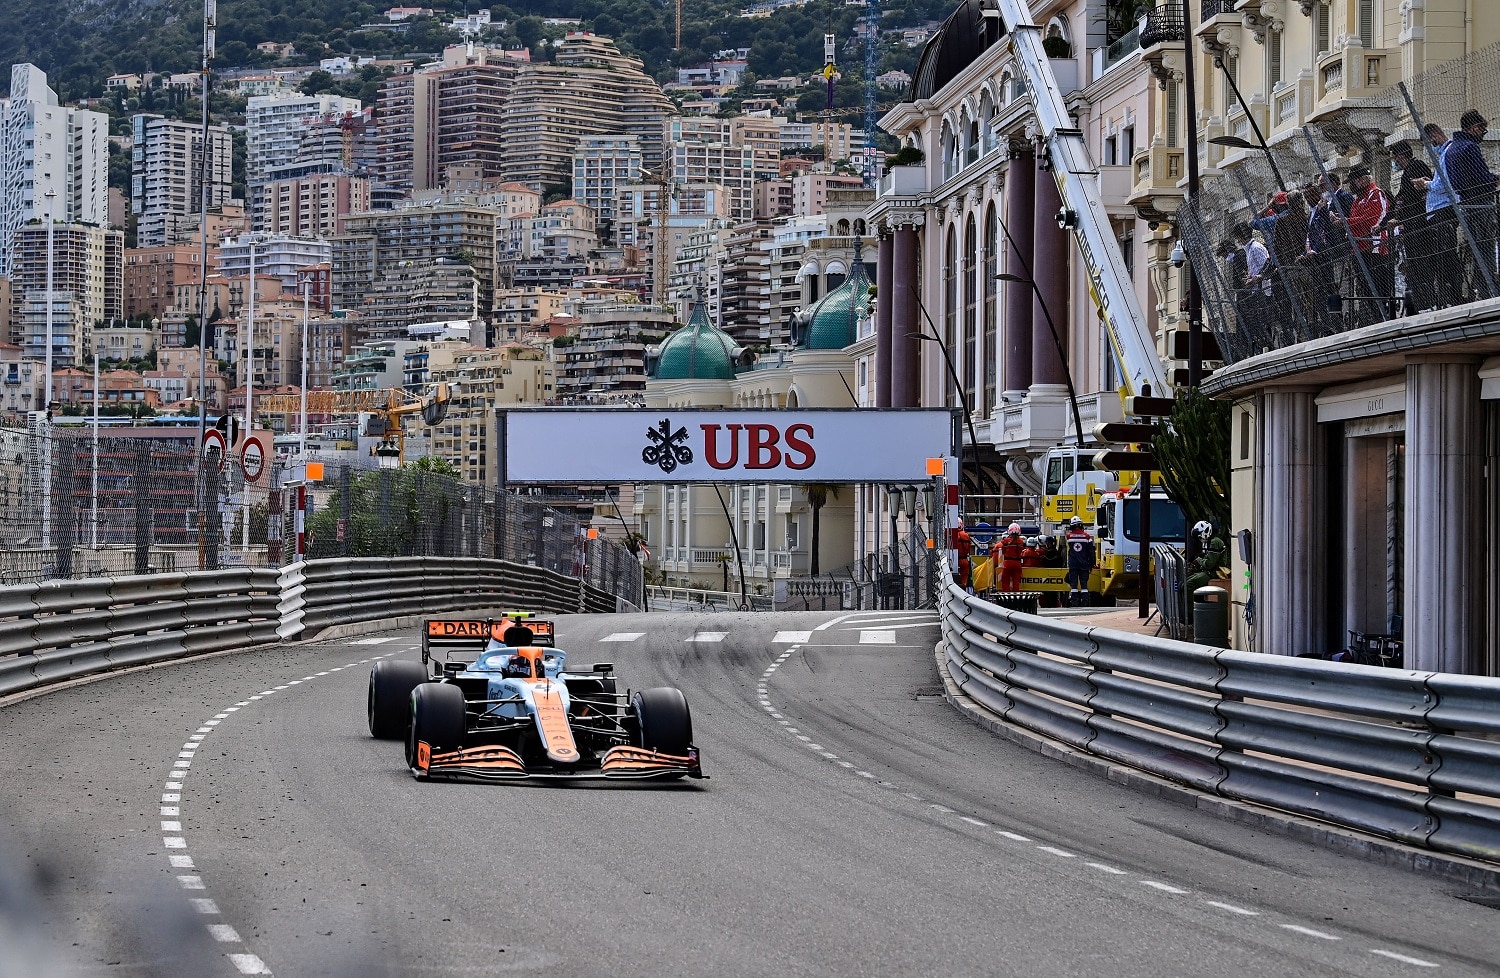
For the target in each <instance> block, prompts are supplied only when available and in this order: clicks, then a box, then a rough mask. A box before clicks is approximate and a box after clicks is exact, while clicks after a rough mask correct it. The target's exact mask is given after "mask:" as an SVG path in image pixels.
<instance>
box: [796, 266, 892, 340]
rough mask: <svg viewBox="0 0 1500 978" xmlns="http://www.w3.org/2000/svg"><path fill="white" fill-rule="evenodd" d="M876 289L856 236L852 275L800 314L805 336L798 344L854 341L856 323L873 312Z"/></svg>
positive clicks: (802, 331)
mask: <svg viewBox="0 0 1500 978" xmlns="http://www.w3.org/2000/svg"><path fill="white" fill-rule="evenodd" d="M873 291H874V287H873V286H872V285H871V283H870V276H869V274H868V273H867V272H866V271H865V263H864V260H863V259H862V258H861V257H860V246H859V242H858V240H856V241H855V243H854V267H853V268H851V269H850V270H849V277H848V278H847V279H845V280H844V283H843V284H842V285H840V286H839V287H838V288H836V289H834V290H833V291H832V292H830V293H828V294H827V295H825V296H824V297H823V298H821V299H819V300H818V301H817V302H814V303H813V304H812V305H810V306H808V307H807V310H806V311H804V312H803V313H802V314H801V315H800V319H801V322H802V324H803V325H802V329H801V336H802V338H801V341H800V342H799V343H798V344H797V345H798V346H799V347H801V348H803V349H806V350H842V349H843V348H844V347H846V346H848V345H849V344H851V343H853V342H854V340H855V339H856V335H855V332H856V327H855V324H856V323H857V322H858V321H859V320H860V319H861V318H863V317H868V316H869V308H870V298H871V293H872V292H873Z"/></svg>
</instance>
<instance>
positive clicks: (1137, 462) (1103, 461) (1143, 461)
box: [1094, 450, 1158, 472]
mask: <svg viewBox="0 0 1500 978" xmlns="http://www.w3.org/2000/svg"><path fill="white" fill-rule="evenodd" d="M1094 468H1096V469H1098V470H1099V471H1101V472H1156V471H1158V466H1157V464H1156V456H1155V455H1153V454H1151V453H1150V452H1122V451H1113V450H1110V451H1103V452H1095V453H1094Z"/></svg>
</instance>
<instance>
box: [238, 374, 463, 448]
mask: <svg viewBox="0 0 1500 978" xmlns="http://www.w3.org/2000/svg"><path fill="white" fill-rule="evenodd" d="M452 399H453V392H452V390H451V389H450V387H449V385H448V384H447V382H445V381H438V382H437V383H436V384H433V385H432V390H431V391H429V392H428V393H426V394H415V393H413V392H411V391H409V390H406V389H404V388H400V387H393V388H384V389H382V388H367V389H364V390H352V391H308V392H307V413H308V414H373V415H375V416H377V417H379V418H381V419H382V420H383V421H384V423H385V433H384V438H383V442H382V447H384V446H387V445H388V446H390V447H392V448H394V449H395V452H396V457H397V458H404V457H405V454H404V453H405V451H406V433H405V430H404V429H403V427H402V422H403V421H404V420H405V419H406V418H407V417H408V416H409V415H413V414H421V416H422V422H423V423H424V424H426V425H427V426H428V427H432V426H434V425H439V424H442V423H443V419H444V418H446V417H447V416H448V404H449V402H450V401H451V400H452ZM255 408H256V413H257V414H263V415H264V414H280V415H288V416H295V415H297V414H299V413H301V411H302V395H300V394H268V395H267V396H265V397H262V398H259V399H258V400H257V401H256V405H255Z"/></svg>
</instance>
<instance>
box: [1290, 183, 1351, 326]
mask: <svg viewBox="0 0 1500 978" xmlns="http://www.w3.org/2000/svg"><path fill="white" fill-rule="evenodd" d="M1308 190H1309V191H1310V192H1311V196H1312V199H1314V200H1316V201H1317V203H1316V204H1315V205H1314V206H1313V209H1312V214H1311V215H1310V216H1309V217H1308V219H1307V253H1306V254H1305V255H1303V257H1302V258H1301V259H1299V261H1300V263H1301V264H1303V265H1304V266H1306V267H1307V270H1308V279H1309V281H1308V286H1307V288H1308V292H1309V293H1310V294H1311V295H1312V296H1314V297H1316V299H1315V301H1317V302H1319V303H1320V304H1321V305H1322V306H1323V307H1325V308H1329V307H1332V308H1334V309H1336V308H1337V301H1336V300H1337V298H1338V296H1339V295H1340V289H1339V280H1340V277H1341V272H1342V270H1343V263H1344V261H1345V259H1347V258H1348V257H1349V235H1348V229H1347V228H1346V227H1345V221H1346V220H1347V218H1348V216H1349V207H1350V206H1351V205H1352V204H1353V203H1354V195H1353V194H1351V193H1350V192H1349V191H1347V190H1343V189H1341V188H1340V187H1339V178H1338V174H1336V173H1329V174H1327V175H1326V176H1324V177H1323V178H1322V179H1321V180H1318V181H1314V182H1313V184H1312V186H1310V187H1309V188H1308ZM1330 300H1332V301H1330Z"/></svg>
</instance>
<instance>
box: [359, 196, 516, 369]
mask: <svg viewBox="0 0 1500 978" xmlns="http://www.w3.org/2000/svg"><path fill="white" fill-rule="evenodd" d="M495 221H496V212H495V210H494V209H493V208H488V207H477V206H473V205H466V204H436V205H433V206H429V207H405V208H401V209H399V210H394V211H377V212H374V213H369V214H354V215H351V216H350V217H349V218H348V219H347V221H346V222H345V228H344V233H343V234H341V235H338V236H337V237H335V238H334V239H333V240H332V245H333V258H332V265H333V305H334V308H335V309H348V310H350V311H355V312H359V313H360V314H361V316H362V317H363V322H362V324H361V326H360V329H361V334H360V335H361V339H363V340H375V339H379V340H387V339H396V338H400V337H404V336H405V335H406V327H407V326H409V325H410V324H412V323H422V322H438V321H442V320H457V319H465V320H479V319H483V318H485V317H486V316H487V314H488V310H489V308H490V304H491V302H492V301H493V297H494V289H495ZM475 341H476V343H478V341H479V337H478V336H477V334H476V336H475Z"/></svg>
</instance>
